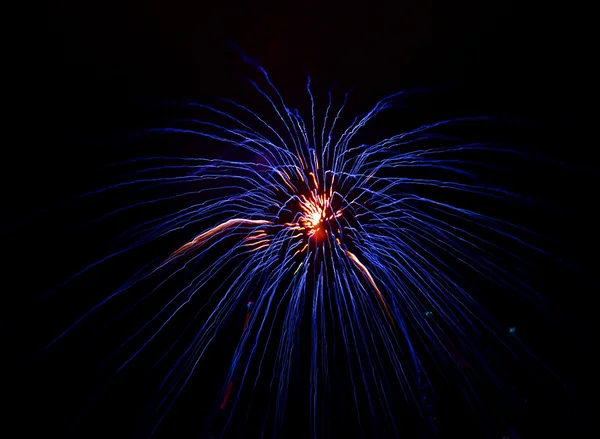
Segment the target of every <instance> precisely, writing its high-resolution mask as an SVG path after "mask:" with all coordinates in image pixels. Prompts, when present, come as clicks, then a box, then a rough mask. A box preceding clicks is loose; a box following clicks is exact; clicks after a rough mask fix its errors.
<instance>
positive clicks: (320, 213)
mask: <svg viewBox="0 0 600 439" xmlns="http://www.w3.org/2000/svg"><path fill="white" fill-rule="evenodd" d="M300 212H301V215H302V216H301V217H300V219H299V220H298V225H299V226H300V228H301V229H303V230H304V231H305V233H306V234H307V235H308V237H309V238H316V239H319V240H321V239H323V238H325V236H326V235H327V232H326V227H325V226H326V223H327V222H328V221H331V220H334V219H335V218H337V217H339V216H340V215H341V214H342V211H341V209H340V210H339V211H338V212H335V213H334V212H333V209H332V208H331V202H330V198H329V197H328V196H327V195H326V194H317V193H316V191H315V192H312V193H311V196H310V197H309V198H307V197H306V196H304V195H301V196H300Z"/></svg>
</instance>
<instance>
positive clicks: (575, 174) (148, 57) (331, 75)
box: [3, 0, 598, 437]
mask: <svg viewBox="0 0 600 439" xmlns="http://www.w3.org/2000/svg"><path fill="white" fill-rule="evenodd" d="M588 16H589V12H586V11H584V10H578V9H577V8H575V7H570V8H569V9H568V10H565V9H562V5H561V7H560V8H559V5H557V6H548V5H546V4H543V3H527V2H509V1H503V2H492V1H487V2H477V1H462V0H461V1H458V2H438V1H418V2H398V4H393V3H392V2H390V4H386V5H383V4H382V5H374V4H369V3H367V2H363V3H356V4H353V3H349V4H325V2H289V3H286V2H280V3H278V4H266V3H264V4H254V3H252V2H247V3H245V4H244V5H239V4H237V2H227V1H222V2H214V3H208V2H189V1H187V2H184V1H170V2H159V1H147V2H139V3H137V2H130V3H127V4H125V3H124V2H103V3H97V4H96V5H92V4H87V3H84V4H82V3H81V2H75V1H64V2H53V3H52V4H50V5H49V8H48V11H47V16H46V17H44V18H45V20H44V25H43V26H42V27H41V28H39V29H36V31H35V33H32V35H33V34H35V35H36V37H35V38H30V37H31V35H29V37H27V36H23V38H22V40H19V44H22V45H23V50H16V51H15V52H16V53H17V59H18V61H16V62H15V63H14V64H13V66H16V68H15V69H14V71H16V73H17V74H16V75H15V76H16V80H15V81H14V82H13V83H11V85H14V86H13V87H12V88H14V89H15V90H16V92H17V94H18V95H19V97H20V99H19V100H18V104H16V105H15V106H14V108H15V111H14V114H15V115H16V116H17V117H16V118H15V119H17V122H16V123H15V125H14V126H13V128H12V131H17V132H18V135H16V136H11V137H10V140H9V138H8V137H7V138H6V140H7V141H8V143H7V146H6V147H5V151H6V152H5V153H4V154H5V156H4V157H5V166H4V172H3V180H4V182H3V187H5V188H6V190H5V194H4V202H3V203H4V206H6V207H7V208H6V214H5V215H4V218H3V220H4V221H5V226H4V230H5V237H6V240H5V242H7V248H8V249H9V254H11V255H12V257H11V262H10V263H9V264H8V265H6V267H7V277H8V279H9V284H12V285H20V287H17V288H12V289H9V290H10V291H11V292H10V294H7V295H8V296H10V297H8V299H7V300H8V303H9V305H8V306H7V308H6V310H7V312H6V314H9V313H11V314H12V315H10V316H7V317H8V319H6V321H7V322H8V324H6V325H3V326H4V328H3V331H4V332H5V335H6V339H7V341H6V346H8V348H7V349H8V353H9V355H8V356H7V358H9V359H10V360H9V361H8V363H10V364H9V366H12V365H16V367H17V370H18V373H17V375H18V378H17V380H16V381H15V382H16V383H18V386H15V387H17V388H18V391H17V392H16V393H14V395H15V396H14V397H13V396H12V395H13V394H12V393H11V394H10V395H11V398H14V402H15V404H14V406H13V407H15V408H16V410H17V412H16V415H17V416H16V417H13V420H14V419H18V420H19V422H20V424H19V425H20V430H19V431H22V432H25V431H27V430H29V429H30V428H33V429H36V430H37V429H38V428H39V429H40V431H45V434H46V435H48V436H53V435H55V434H56V432H61V431H63V429H64V428H65V425H68V424H69V423H70V422H72V419H73V416H74V413H76V412H77V408H78V407H79V406H80V405H82V404H83V402H82V401H83V396H85V395H86V393H85V392H84V391H81V392H79V389H78V388H79V387H85V384H82V383H85V380H86V378H85V377H86V376H88V375H87V374H88V373H89V371H93V370H94V368H93V364H94V363H93V361H92V360H89V361H86V360H85V359H81V358H77V353H76V352H75V353H74V352H73V350H71V351H67V352H66V353H64V352H63V354H64V355H65V356H64V357H54V359H52V358H51V359H49V360H45V361H46V362H42V363H36V364H34V365H31V363H29V360H28V359H29V358H30V357H31V354H32V352H33V351H35V350H36V349H39V346H40V345H41V344H42V342H41V341H40V340H43V339H44V337H39V336H38V335H36V334H39V333H40V332H44V331H46V330H47V331H48V332H49V333H50V332H52V326H51V325H52V319H48V318H46V319H47V320H43V319H41V320H35V319H34V318H32V317H31V316H32V315H34V316H38V315H41V314H43V311H44V310H43V309H42V310H41V311H40V310H39V309H38V310H36V311H30V308H28V306H27V305H23V304H27V303H28V301H27V300H28V299H29V298H31V297H32V296H35V295H36V294H37V293H38V292H39V291H41V290H42V289H43V288H44V287H46V286H47V285H49V284H52V283H53V280H55V279H56V280H58V278H60V274H57V273H64V272H67V271H68V268H65V267H69V263H67V262H64V261H70V260H71V259H72V258H73V256H72V255H71V257H70V258H69V257H63V255H62V252H63V251H66V250H65V247H67V246H63V245H61V244H62V241H61V240H62V236H63V235H62V233H60V232H59V230H60V231H64V230H66V229H69V227H70V225H72V224H74V223H76V221H77V220H76V219H73V218H72V217H70V216H69V215H67V214H62V216H61V214H60V213H59V214H56V212H60V209H61V207H60V206H61V200H65V199H68V198H69V196H71V195H73V194H76V193H79V192H81V188H85V187H87V186H88V185H93V184H94V180H93V177H91V175H93V171H94V169H95V168H97V167H98V166H100V164H102V163H105V162H107V161H110V160H111V159H113V158H114V157H115V156H119V153H118V151H117V152H115V148H118V147H117V146H115V145H117V144H118V145H122V144H120V143H118V142H116V143H115V144H112V143H111V142H110V141H108V142H107V141H106V139H111V138H113V137H114V136H116V135H119V134H122V133H123V132H127V131H131V130H135V129H136V128H139V127H147V126H148V125H151V124H152V121H153V119H152V118H153V117H155V116H154V113H153V115H152V116H149V111H148V107H149V106H152V105H155V104H161V103H165V102H173V101H180V100H192V101H200V102H203V101H206V100H210V99H213V98H215V97H218V96H226V97H232V98H236V96H239V95H240V94H242V95H243V94H244V93H246V91H247V90H246V89H244V88H243V86H241V85H240V83H241V82H242V81H241V80H239V79H240V78H241V77H242V76H243V74H244V73H245V70H244V68H243V66H242V63H241V62H240V59H239V57H238V56H237V54H236V53H235V51H233V50H231V49H230V48H229V47H228V45H227V43H228V42H233V43H235V44H237V45H238V46H240V48H241V49H242V50H243V51H244V52H245V53H246V54H247V55H249V56H251V57H253V58H255V59H257V61H258V62H260V63H261V64H262V65H263V66H264V67H265V68H266V69H267V70H268V71H269V73H270V74H271V77H272V79H273V80H274V81H275V82H276V84H277V85H278V87H279V88H280V90H281V91H282V94H284V96H286V97H288V96H290V97H291V99H292V100H294V99H296V100H300V99H304V86H305V78H306V75H310V76H311V77H312V78H313V81H314V82H315V84H320V85H317V87H321V88H322V90H323V91H326V90H327V88H328V86H329V85H330V84H332V83H334V82H335V83H337V84H339V85H340V86H341V88H355V89H356V94H357V96H358V98H357V99H358V102H359V103H362V102H364V105H367V106H368V105H371V104H373V103H374V102H375V101H376V100H377V98H379V97H381V96H383V95H385V94H386V93H390V92H394V91H397V90H400V89H410V88H414V87H421V88H426V89H431V90H437V91H439V90H440V89H442V90H448V91H447V92H445V93H446V94H443V97H442V100H441V101H440V100H439V99H438V101H436V100H435V99H433V100H432V101H431V107H427V105H425V108H421V111H422V112H424V114H426V115H427V117H428V118H429V119H433V120H435V119H437V116H438V115H445V114H449V113H451V112H452V111H454V112H455V113H456V114H455V115H463V114H462V113H464V112H469V113H477V114H495V115H499V116H502V117H506V118H508V119H511V120H517V121H519V124H520V125H519V126H522V128H520V129H521V131H517V135H521V136H522V138H523V139H526V141H527V142H531V144H532V145H534V149H535V150H537V151H538V152H539V153H540V154H541V155H542V156H544V157H547V158H549V159H552V160H555V161H557V162H562V163H566V164H568V167H567V168H566V169H563V168H561V169H560V172H559V171H556V175H555V176H554V175H553V174H552V173H551V172H552V171H547V173H546V174H544V177H545V179H544V181H545V182H547V183H546V184H545V186H544V188H543V191H542V192H543V196H544V197H545V198H546V199H549V200H551V201H553V202H555V203H557V204H558V205H559V206H561V209H560V210H561V214H560V215H558V216H557V217H556V218H549V217H546V216H542V215H540V217H539V218H536V219H535V221H538V222H540V223H543V230H544V231H549V232H551V235H552V236H553V237H554V238H556V239H557V240H558V241H559V242H560V245H557V247H556V251H557V252H560V256H561V257H563V258H565V259H566V260H568V261H569V262H570V263H572V264H573V265H575V266H576V267H578V270H579V271H576V272H568V273H557V272H553V273H552V274H548V275H547V278H546V279H544V280H543V282H542V283H543V284H544V285H546V288H545V289H544V293H545V294H546V295H547V296H549V297H550V298H551V299H552V300H554V307H555V308H557V309H560V310H561V317H560V322H561V326H560V328H567V329H556V328H554V330H552V331H550V330H548V331H546V330H543V331H542V330H541V329H540V330H535V329H532V330H531V331H530V334H529V340H527V341H528V342H530V344H532V345H534V346H535V347H537V349H538V350H537V351H536V352H540V355H541V356H543V357H544V356H545V357H549V358H550V359H551V361H552V364H553V366H555V367H556V368H557V369H558V370H559V371H560V372H561V375H562V376H564V377H565V380H566V382H569V384H570V385H572V387H573V388H575V389H576V392H575V393H576V395H577V397H576V398H574V400H575V401H576V402H574V401H571V400H569V401H566V400H564V399H560V398H557V399H554V398H551V397H548V396H547V394H545V393H543V392H541V393H539V394H534V395H530V396H529V397H530V398H531V399H534V400H537V406H536V409H535V410H534V411H532V412H530V413H528V415H527V416H524V417H523V419H521V420H519V422H518V424H519V425H520V427H521V429H522V431H523V432H524V433H523V436H522V437H545V436H544V435H553V434H557V435H558V433H557V432H558V431H560V432H561V434H566V436H567V437H576V436H578V435H579V437H584V436H581V434H585V432H589V431H593V430H591V427H590V426H591V425H592V421H591V419H590V418H589V412H588V410H589V411H591V407H592V406H593V405H595V400H596V396H595V393H594V392H593V391H592V390H591V389H592V388H593V386H594V383H595V382H596V375H595V372H594V371H595V368H594V362H593V361H592V359H591V356H590V351H591V348H592V346H594V343H593V341H594V340H595V337H593V336H592V335H591V326H592V324H591V321H592V320H593V314H594V308H593V305H592V302H593V301H594V299H595V295H596V293H597V290H596V287H595V285H596V284H595V283H593V282H591V281H589V279H588V278H590V277H593V276H592V275H591V273H592V270H593V268H594V267H595V265H596V263H597V260H598V258H597V257H596V256H594V253H595V252H594V249H595V248H597V243H598V239H597V234H596V229H595V227H594V224H595V219H596V216H595V214H594V213H593V211H594V209H595V208H596V206H595V205H594V204H595V203H596V202H595V199H597V196H596V190H595V189H596V188H597V184H596V182H595V175H597V174H595V173H594V172H593V168H595V166H594V165H593V161H594V160H593V157H594V156H595V155H597V153H596V151H595V149H597V148H596V145H595V144H594V141H593V139H594V138H593V137H590V136H588V135H587V131H588V130H587V127H588V126H589V124H590V122H591V121H592V117H591V113H590V112H591V111H592V110H591V109H590V108H592V109H593V105H591V104H590V101H591V100H592V89H593V87H592V79H593V77H594V74H593V72H592V69H591V68H592V62H593V60H594V59H593V52H591V51H590V41H591V36H592V31H591V25H590V23H589V19H588V18H587V17H588ZM40 29H41V30H42V31H41V32H38V31H39V30H40ZM31 40H33V41H34V43H33V44H31ZM15 90H13V91H15ZM436 102H437V104H436ZM451 110H452V111H451ZM525 127H526V128H525ZM99 141H100V142H99ZM540 178H541V175H538V174H536V173H532V175H531V180H532V182H531V185H529V186H527V187H525V188H523V189H524V192H531V191H539V179H540ZM536 180H537V181H536ZM48 212H50V213H52V214H54V218H55V219H54V220H52V221H49V222H45V221H44V220H43V219H42V220H41V222H40V218H44V217H43V215H45V214H48ZM42 223H44V226H41V224H42ZM44 227H45V228H44ZM93 253H94V252H93V250H90V254H93ZM73 266H75V265H73ZM40 279H46V280H44V281H42V280H40ZM48 279H49V280H48ZM12 282H14V283H12ZM13 306H14V307H16V308H13ZM63 306H68V302H67V303H65V304H63ZM13 309H17V310H19V311H17V312H15V313H12V310H13ZM50 309H51V310H52V312H53V313H55V312H56V313H60V311H59V310H58V309H57V308H56V305H55V306H54V308H50ZM8 310H11V311H8ZM30 312H31V313H32V314H30ZM64 312H65V315H68V314H70V312H69V311H68V310H67V311H64ZM73 312H76V311H73ZM73 312H71V313H73ZM19 313H21V314H19ZM35 313H37V314H35ZM4 314H5V313H4V312H3V315H4ZM19 316H24V317H23V318H21V317H19ZM25 316H26V317H25ZM3 317H4V316H3ZM59 320H60V318H59V314H56V321H59ZM529 323H530V326H531V327H535V324H533V323H531V322H529ZM46 325H50V326H46ZM57 327H61V326H60V325H59V324H57ZM544 328H545V327H544ZM72 346H73V345H71V347H70V349H72ZM75 346H76V344H75ZM61 349H62V348H61ZM64 349H67V348H66V347H65V348H64ZM59 350H60V349H59ZM82 355H83V354H82ZM23 364H25V365H27V366H22V365H23ZM78 374H79V375H78ZM75 376H78V377H79V376H80V378H78V379H73V377H75ZM90 381H93V380H92V379H90ZM88 384H89V383H88ZM140 386H142V384H140ZM9 387H12V386H9ZM78 392H79V393H78ZM549 394H551V392H550V391H549V393H548V395H549ZM88 396H89V395H88ZM147 397H148V391H146V392H144V391H142V390H141V387H140V391H139V395H138V396H137V397H134V398H132V397H129V398H124V399H123V400H120V397H118V396H117V397H115V399H114V402H112V403H111V404H113V405H116V406H117V408H115V407H114V406H113V407H112V409H111V411H110V413H112V414H114V413H119V415H117V416H116V417H115V416H114V415H110V417H108V418H107V419H106V422H105V423H104V425H100V424H102V423H101V422H99V421H98V419H101V418H102V416H101V415H100V416H99V417H98V418H95V419H96V421H94V422H98V428H97V429H98V431H101V432H104V434H111V435H114V436H115V437H128V434H129V431H130V430H129V428H130V426H129V425H128V424H127V422H128V421H127V420H128V419H129V418H130V417H131V418H133V414H132V412H131V411H134V409H133V408H132V407H134V406H135V403H136V402H137V403H138V405H139V403H140V401H143V400H144V398H147ZM136 398H137V399H136ZM559 399H560V401H559ZM63 400H67V402H66V403H65V402H63ZM118 401H120V402H121V404H119V402H118ZM544 401H545V402H544ZM107 413H109V412H108V411H107ZM130 415H131V416H130ZM188 415H189V416H192V417H193V416H194V415H193V409H192V410H191V413H187V412H186V416H188ZM107 416H108V415H107ZM499 416H500V417H502V414H500V415H499ZM180 417H181V418H182V419H184V418H185V416H184V415H183V414H182V415H180ZM457 419H458V420H457V421H456V422H455V423H454V424H452V425H450V423H449V424H448V425H447V428H446V430H443V431H441V432H440V435H441V436H442V437H459V436H460V435H461V434H464V436H467V435H468V434H473V437H481V434H482V433H479V436H477V433H472V432H471V433H467V431H470V430H469V428H468V427H467V426H465V425H463V424H461V421H460V419H459V418H457ZM129 422H131V421H129ZM9 424H10V423H9ZM121 426H123V427H121ZM463 427H464V428H463ZM173 428H174V427H173ZM506 436H507V437H510V436H509V433H508V431H507V432H506ZM11 437H21V436H11ZM23 437H29V436H25V434H23ZM165 437H195V436H194V434H192V433H190V434H187V433H182V432H181V430H178V429H176V428H174V429H173V431H172V434H171V435H170V434H169V433H166V436H165ZM498 437H501V436H498ZM515 437H516V436H515ZM519 437H521V436H519Z"/></svg>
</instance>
